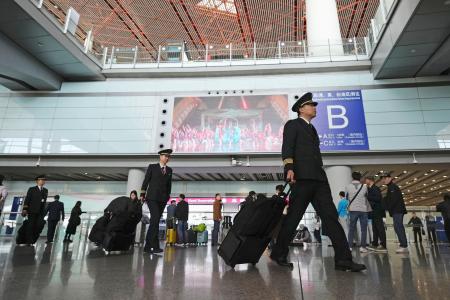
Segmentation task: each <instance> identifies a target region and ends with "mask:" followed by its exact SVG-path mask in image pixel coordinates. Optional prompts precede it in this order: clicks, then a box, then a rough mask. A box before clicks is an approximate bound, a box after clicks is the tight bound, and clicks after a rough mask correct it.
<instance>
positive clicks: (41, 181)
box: [22, 175, 48, 245]
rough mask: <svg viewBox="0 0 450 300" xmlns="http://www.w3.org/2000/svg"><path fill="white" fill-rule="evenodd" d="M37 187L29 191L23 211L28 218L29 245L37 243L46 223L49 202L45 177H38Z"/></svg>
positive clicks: (27, 237) (27, 236) (27, 233)
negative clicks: (46, 208) (47, 203)
mask: <svg viewBox="0 0 450 300" xmlns="http://www.w3.org/2000/svg"><path fill="white" fill-rule="evenodd" d="M35 179H36V186H33V187H30V188H29V189H28V192H27V195H26V197H25V200H24V203H23V209H22V216H24V217H25V216H28V226H27V230H26V241H27V244H28V245H32V244H34V243H35V240H36V237H37V236H38V235H39V234H40V230H42V224H43V223H44V222H45V221H44V216H45V214H44V212H45V204H46V202H47V195H48V190H47V189H46V188H45V187H44V185H45V180H46V178H45V175H40V176H37V177H36V178H35Z"/></svg>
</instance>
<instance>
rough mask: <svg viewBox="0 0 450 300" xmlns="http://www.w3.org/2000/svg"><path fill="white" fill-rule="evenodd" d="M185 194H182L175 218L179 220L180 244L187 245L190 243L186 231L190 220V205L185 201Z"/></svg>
mask: <svg viewBox="0 0 450 300" xmlns="http://www.w3.org/2000/svg"><path fill="white" fill-rule="evenodd" d="M185 198H186V197H185V196H184V194H180V201H179V202H178V204H177V208H176V209H175V217H176V218H177V220H178V225H177V230H178V236H179V237H180V239H179V240H180V244H183V245H186V244H187V243H188V240H187V236H186V230H188V223H187V222H188V219H189V204H188V203H187V201H186V200H185Z"/></svg>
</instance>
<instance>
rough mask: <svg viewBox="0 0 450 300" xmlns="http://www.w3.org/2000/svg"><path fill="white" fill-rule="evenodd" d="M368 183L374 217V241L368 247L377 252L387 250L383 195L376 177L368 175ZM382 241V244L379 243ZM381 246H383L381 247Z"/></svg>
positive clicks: (368, 193) (371, 215)
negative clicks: (376, 182) (376, 183)
mask: <svg viewBox="0 0 450 300" xmlns="http://www.w3.org/2000/svg"><path fill="white" fill-rule="evenodd" d="M365 181H366V185H367V200H369V203H370V206H371V207H372V212H371V213H370V214H369V218H370V217H371V219H372V232H373V241H372V245H371V246H369V247H368V249H370V250H373V251H377V252H387V250H386V228H385V227H384V222H383V218H386V211H385V209H384V207H383V205H382V201H383V195H382V194H381V190H380V188H379V187H378V186H376V185H375V178H374V177H373V176H368V177H366V179H365ZM378 241H380V244H378ZM379 246H381V247H379Z"/></svg>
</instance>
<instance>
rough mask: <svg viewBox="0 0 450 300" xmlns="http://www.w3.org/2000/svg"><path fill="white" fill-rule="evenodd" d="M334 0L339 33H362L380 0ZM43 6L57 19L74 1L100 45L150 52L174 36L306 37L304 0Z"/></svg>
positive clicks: (49, 2)
mask: <svg viewBox="0 0 450 300" xmlns="http://www.w3.org/2000/svg"><path fill="white" fill-rule="evenodd" d="M336 1H337V6H338V14H339V20H340V25H341V26H340V27H341V33H342V37H343V38H352V37H361V36H366V35H367V30H368V28H369V26H370V20H371V19H372V18H373V16H374V14H375V12H376V10H377V8H378V5H379V0H336ZM44 6H45V7H46V8H47V9H48V10H49V11H51V13H52V14H54V15H55V16H56V17H57V18H58V19H59V20H60V22H61V23H64V18H65V12H66V11H67V10H68V8H69V7H73V8H74V9H75V10H76V11H77V12H78V13H80V15H81V17H80V23H81V26H82V27H83V29H84V30H85V31H88V30H91V29H92V30H93V33H94V39H95V40H96V41H97V42H98V43H100V44H101V45H102V46H105V47H111V46H115V47H124V48H125V47H135V46H138V47H139V48H142V50H143V51H146V52H148V53H149V54H150V55H151V56H153V57H155V54H156V53H157V50H158V46H159V45H166V44H167V43H168V42H170V41H173V40H175V41H185V42H186V45H187V47H188V49H189V50H201V49H204V48H205V45H210V46H212V45H228V44H230V43H231V44H233V45H235V46H236V47H235V48H242V49H245V48H251V47H253V43H254V42H256V43H258V45H267V46H269V45H274V44H276V43H277V41H285V42H289V41H294V42H295V41H301V40H304V39H306V38H307V36H306V22H307V12H306V10H305V0H264V1H262V0H44Z"/></svg>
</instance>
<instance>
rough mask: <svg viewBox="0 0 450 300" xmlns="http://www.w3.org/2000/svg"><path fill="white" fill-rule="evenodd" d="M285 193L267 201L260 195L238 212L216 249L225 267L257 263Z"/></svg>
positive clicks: (277, 220)
mask: <svg viewBox="0 0 450 300" xmlns="http://www.w3.org/2000/svg"><path fill="white" fill-rule="evenodd" d="M285 187H286V185H285ZM288 194H289V192H288V193H287V194H285V196H283V197H279V196H273V197H272V198H271V199H268V198H266V197H265V196H264V195H261V194H260V195H258V198H257V200H256V201H255V202H253V203H250V204H248V205H246V206H244V207H243V208H242V209H241V210H240V211H239V213H238V214H237V215H236V217H235V218H234V224H233V226H232V227H231V229H230V231H229V232H228V234H227V235H226V237H225V239H224V240H223V241H222V243H221V245H220V247H219V249H218V253H219V255H220V256H221V257H222V258H223V260H224V261H225V263H226V264H227V265H229V266H230V267H232V268H234V266H235V265H237V264H244V263H251V264H256V263H257V262H258V261H259V259H260V258H261V255H262V254H263V253H264V251H265V249H266V248H267V246H268V245H269V243H270V241H271V239H272V238H271V236H270V233H271V232H272V231H273V229H274V228H275V226H276V225H277V224H278V222H279V221H280V219H281V216H282V215H283V209H284V206H285V200H286V198H287V195H288Z"/></svg>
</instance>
